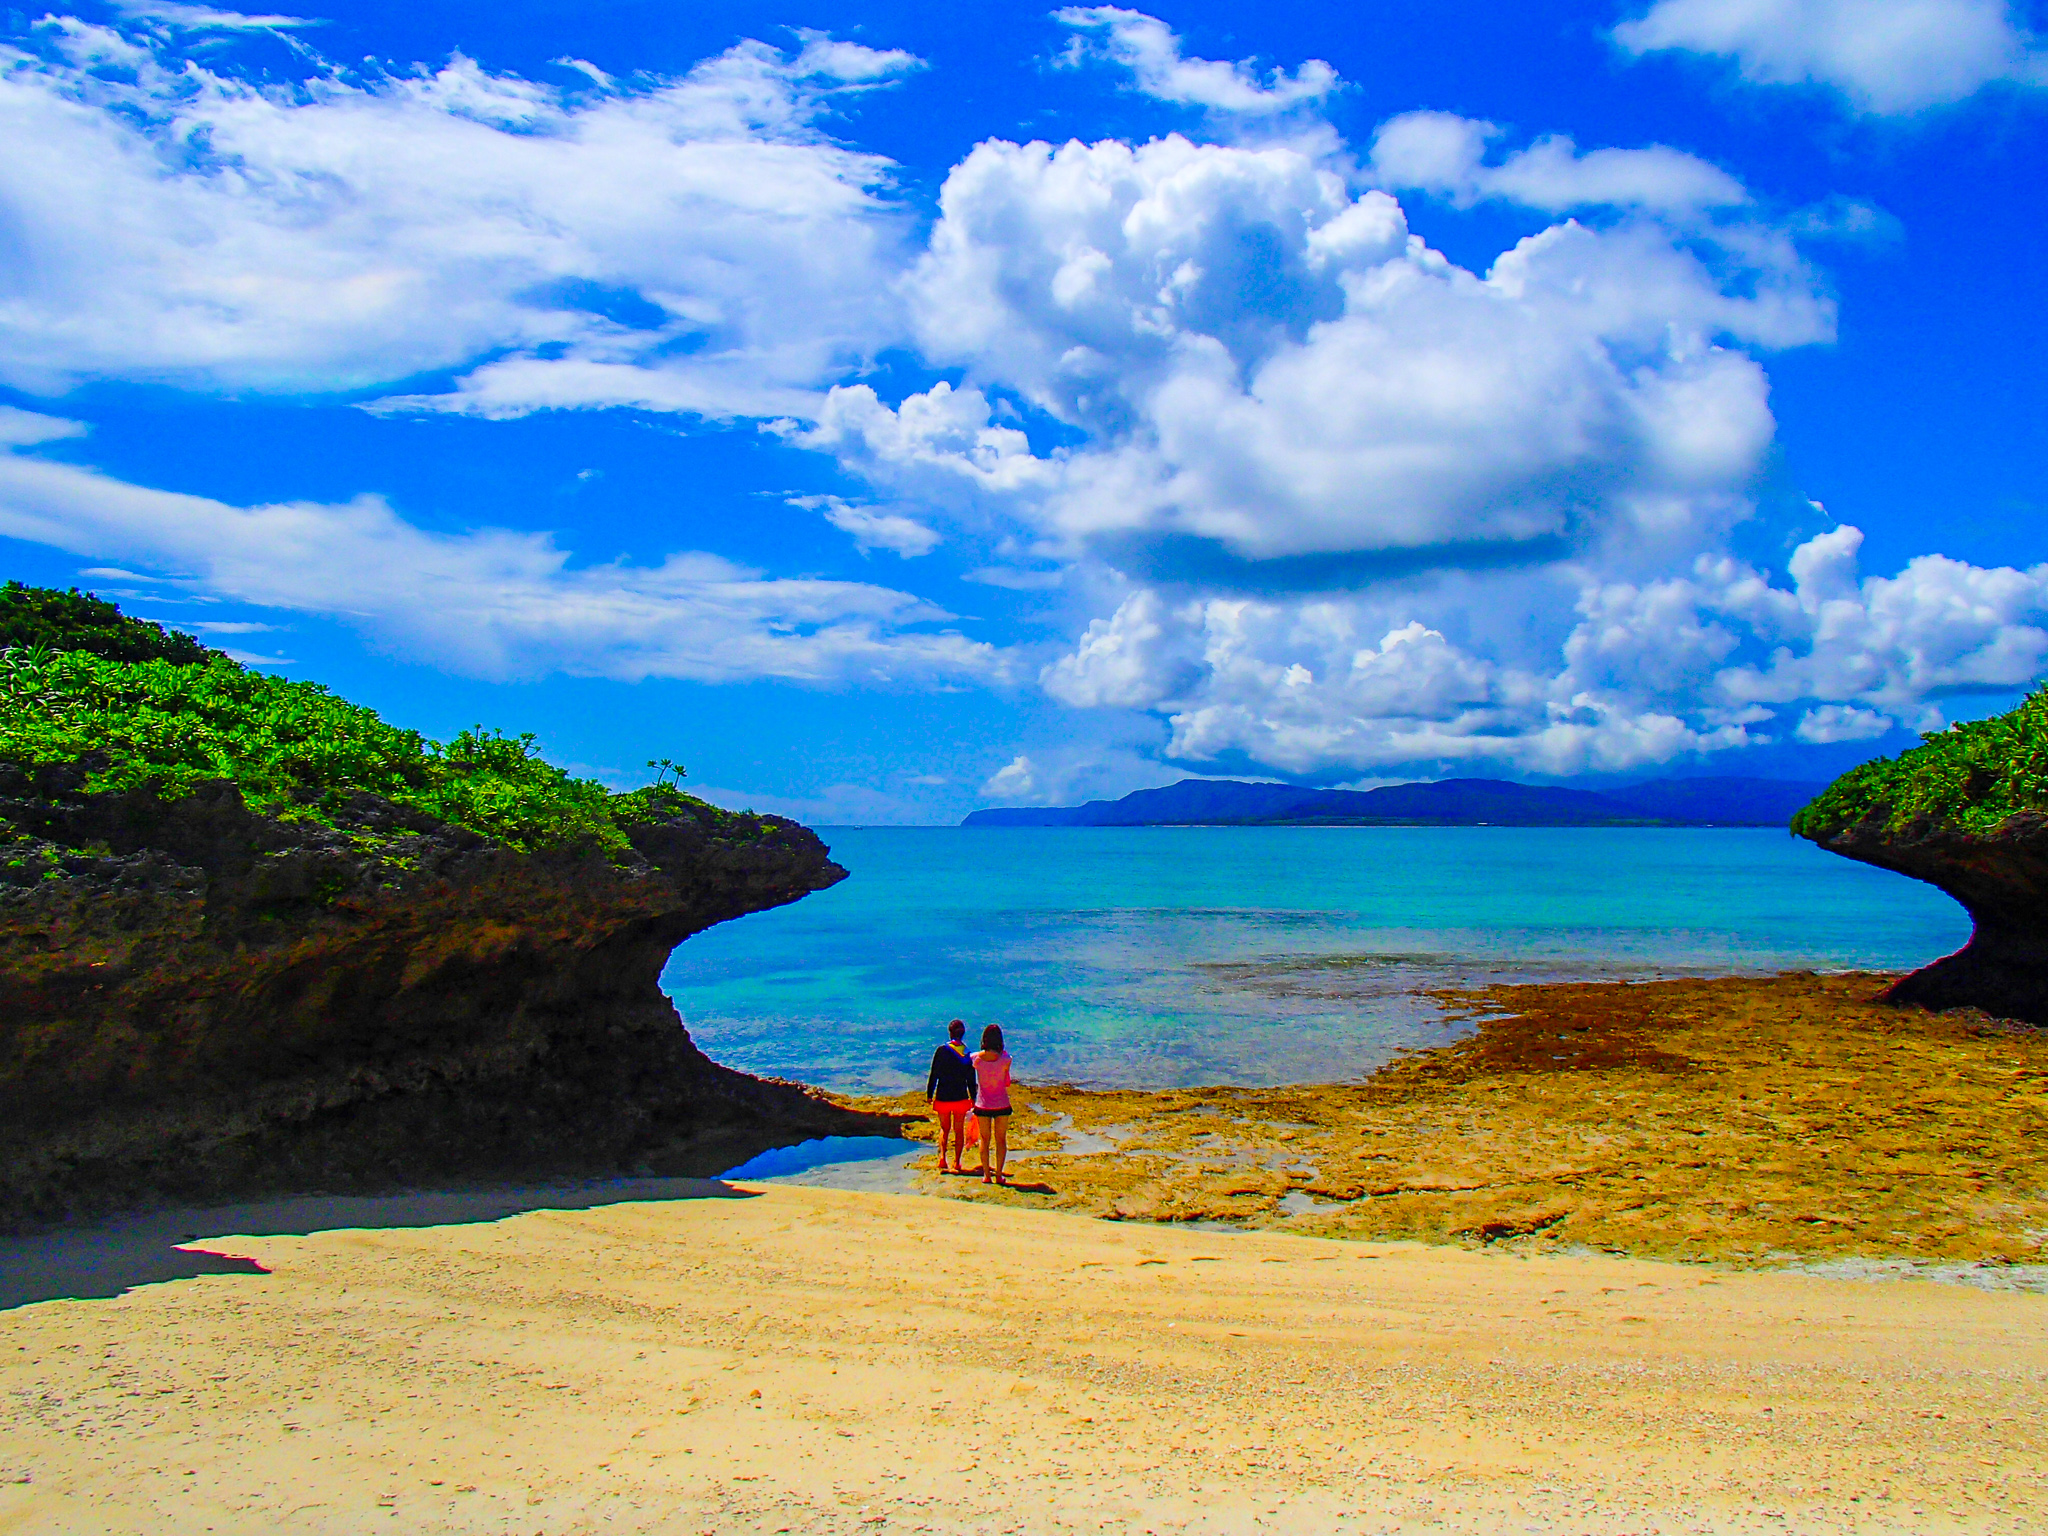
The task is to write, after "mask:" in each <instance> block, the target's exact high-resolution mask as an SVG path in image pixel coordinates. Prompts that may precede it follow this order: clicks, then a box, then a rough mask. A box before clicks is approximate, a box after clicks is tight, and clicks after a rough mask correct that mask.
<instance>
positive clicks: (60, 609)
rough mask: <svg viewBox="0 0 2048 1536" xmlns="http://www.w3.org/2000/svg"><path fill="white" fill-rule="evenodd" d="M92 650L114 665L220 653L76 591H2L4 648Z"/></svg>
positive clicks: (190, 660)
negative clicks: (131, 616)
mask: <svg viewBox="0 0 2048 1536" xmlns="http://www.w3.org/2000/svg"><path fill="white" fill-rule="evenodd" d="M39 648H40V649H45V650H52V651H90V652H92V654H93V655H95V656H104V657H106V658H107V659H108V660H110V661H169V662H175V663H176V664H178V665H180V666H191V665H196V664H198V663H201V662H204V661H205V660H206V659H207V658H208V657H210V656H216V655H218V654H219V652H217V651H211V650H208V649H207V648H206V647H205V646H203V645H201V644H200V643H199V642H198V641H197V640H194V639H193V638H192V637H191V636H190V635H181V634H179V633H178V632H177V631H175V630H170V629H165V628H164V627H163V625H161V624H152V623H150V622H149V621H148V620H146V619H131V618H130V617H128V615H127V614H125V613H123V612H122V611H121V610H120V609H119V608H116V607H115V606H114V605H113V604H112V603H109V602H106V601H105V600H103V599H101V598H98V597H95V596H94V595H93V594H92V593H90V592H81V591H79V590H78V588H76V587H73V588H72V589H71V590H70V591H69V592H59V591H57V590H56V589H54V588H52V587H25V586H23V585H22V584H21V583H20V582H18V581H10V582H8V583H7V585H6V586H4V587H0V650H10V649H26V650H36V649H39Z"/></svg>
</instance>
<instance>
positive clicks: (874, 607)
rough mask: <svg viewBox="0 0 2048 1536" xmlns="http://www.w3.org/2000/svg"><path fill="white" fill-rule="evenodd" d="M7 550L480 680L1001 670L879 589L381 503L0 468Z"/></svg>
mask: <svg viewBox="0 0 2048 1536" xmlns="http://www.w3.org/2000/svg"><path fill="white" fill-rule="evenodd" d="M17 414H20V415H27V414H29V413H26V412H23V413H17ZM60 435H62V434H60V433H59V432H57V431H54V430H52V431H49V432H46V433H44V434H43V436H44V438H45V439H46V440H47V439H50V438H55V437H57V436H60ZM22 436H23V434H22V433H21V432H19V431H17V434H16V440H17V441H20V440H21V438H22ZM0 536H5V537H8V538H15V539H23V540H27V541H29V542H31V543H37V544H45V545H49V546H51V547H54V548H57V549H63V550H69V551H71V552H73V553H75V554H80V555H87V556H93V557H98V558H116V559H124V560H129V561H135V562H141V563H145V564H151V565H156V566H158V567H160V568H164V569H168V570H175V571H178V572H180V573H181V579H180V581H179V582H178V584H177V585H178V586H179V587H182V588H186V589H190V590H194V591H198V592H202V593H205V594H209V595H213V596H217V597H225V598H233V599H236V600H239V601H242V602H247V603H252V604H255V605H258V606H260V607H266V608H277V609H285V610H290V611H295V612H300V613H312V614H323V615H327V616H330V617H334V618H338V619H341V620H344V621H346V622H349V623H352V624H355V625H358V626H360V627H362V628H363V629H365V630H367V631H368V632H369V633H370V634H371V635H372V636H373V637H374V638H375V639H377V640H378V641H380V642H381V643H383V644H384V645H386V646H387V647H388V648H390V649H392V650H395V651H397V652H400V653H402V654H404V655H406V656H407V657H409V658H412V659H415V660H420V661H426V662H430V663H434V664H437V665H440V666H444V667H448V668H450V669H452V670H454V671H457V672H460V673H463V674H466V675H469V676H475V677H488V678H511V677H531V676H536V675H539V674H542V673H545V672H554V671H562V672H570V673H578V674H583V675H591V676H602V677H616V678H626V679H638V678H644V677H680V678H691V679H694V680H697V681H702V682H728V681H738V680H744V679H750V678H763V677H767V678H781V679H786V680H789V681H794V682H803V683H821V684H823V683H837V682H845V681H860V682H873V683H892V682H914V681H921V680H922V681H930V680H932V679H946V680H962V679H966V680H978V681H983V682H989V681H995V680H998V679H999V678H1000V677H1001V676H1002V675H1003V674H1004V671H1005V668H1006V666H1007V661H1006V658H1005V657H1004V655H1003V654H1002V653H1000V652H998V651H997V650H996V649H995V648H994V647H992V646H990V645H987V644H985V643H982V642H979V641H975V640H971V639H969V638H967V637H966V636H963V635H961V634H960V633H959V632H958V631H957V630H953V629H951V628H945V627H941V626H944V625H945V624H946V623H947V620H948V618H949V615H947V614H946V613H945V612H944V611H943V610H941V609H939V608H937V607H935V606H934V605H932V604H930V603H928V602H925V601H924V600H922V599H920V598H917V597H914V596H912V595H910V594H909V593H905V592H898V591H893V590H891V589H889V588H887V587H880V586H871V585H868V584H865V583H860V582H847V581H821V580H778V579H774V578H771V577H767V576H764V575H762V574H761V573H760V572H758V571H754V570H749V569H747V568H745V567H742V566H739V565H735V564H733V563H732V562H731V561H728V560H725V559H721V558H720V557H718V556H716V555H710V554H700V553H679V554H673V555H670V556H669V557H668V558H667V559H665V560H664V561H662V562H661V563H660V564H659V565H650V566H641V565H632V564H628V563H626V562H624V561H614V562H610V563H608V564H602V565H583V564H578V563H577V562H575V561H574V560H573V559H572V557H571V554H570V552H569V551H568V550H565V549H563V548H562V547H561V546H560V545H558V544H557V543H556V542H555V540H554V539H553V538H552V537H550V536H549V535H547V534H544V533H527V532H520V531H517V530H513V529H509V528H479V529H474V530H471V531H469V532H466V533H458V534H447V533H435V532H430V531H428V530H425V529H422V528H419V527H417V526H415V525H414V524H412V523H409V522H407V521H406V520H405V519H404V518H402V517H401V516H400V515H399V514H398V513H397V512H396V511H394V510H393V509H392V508H391V507H390V506H389V505H388V504H386V503H385V502H384V501H383V500H382V499H380V498H378V497H375V496H359V497H357V498H356V499H354V500H353V501H348V502H343V503H339V504H335V503H316V502H290V503H282V504H278V505H272V506H254V507H241V506H232V505H229V504H227V503H225V502H221V501H216V500H213V499H211V498H208V497H204V496H190V495H182V494H179V493H175V492H171V491H163V490H156V489H152V488H149V487H146V486H139V485H133V484H130V483H127V482H125V481H121V480H118V479H115V478H113V477H111V476H109V475H105V474H103V473H100V472H98V471H96V470H93V469H90V468H84V467H80V466H77V465H74V464H65V463H56V462H52V461H49V460H46V459H39V458H36V457H33V456H31V455H28V454H24V453H21V452H19V451H16V452H11V453H4V454H0Z"/></svg>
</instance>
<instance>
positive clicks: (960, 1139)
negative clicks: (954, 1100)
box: [939, 1115, 967, 1173]
mask: <svg viewBox="0 0 2048 1536" xmlns="http://www.w3.org/2000/svg"><path fill="white" fill-rule="evenodd" d="M952 1120H953V1171H954V1172H955V1173H959V1172H961V1171H962V1169H961V1167H960V1160H961V1159H962V1158H963V1157H965V1156H966V1155H967V1116H966V1115H954V1116H953V1117H952ZM939 1161H940V1162H941V1164H943V1163H944V1162H945V1158H944V1157H943V1156H942V1157H941V1158H940V1159H939Z"/></svg>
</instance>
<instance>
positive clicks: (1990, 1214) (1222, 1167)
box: [863, 973, 2048, 1266]
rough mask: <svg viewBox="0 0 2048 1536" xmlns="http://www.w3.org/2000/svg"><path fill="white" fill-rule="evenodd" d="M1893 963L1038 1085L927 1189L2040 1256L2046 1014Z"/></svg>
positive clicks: (1535, 1247)
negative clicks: (1295, 1083)
mask: <svg viewBox="0 0 2048 1536" xmlns="http://www.w3.org/2000/svg"><path fill="white" fill-rule="evenodd" d="M1892 979H1893V978H1891V977H1887V976H1877V975H1869V974H1851V975H1834V976H1816V975H1810V974H1803V973H1802V974H1791V975H1783V976H1775V977H1763V978H1747V977H1737V978H1718V979H1712V980H1683V981H1658V982H1644V983H1634V984H1630V983H1611V982H1603V983H1586V984H1570V985H1537V986H1499V987H1488V988H1484V989H1480V990H1476V991H1469V992H1459V993H1446V994H1442V995H1441V997H1440V1001H1441V1002H1443V1003H1444V1005H1445V1006H1446V1007H1448V1008H1451V1009H1453V1010H1455V1011H1458V1012H1462V1013H1464V1014H1465V1015H1466V1016H1468V1017H1471V1018H1474V1019H1476V1020H1477V1026H1476V1029H1475V1032H1474V1033H1473V1034H1472V1035H1470V1036H1468V1037H1467V1038H1466V1039H1464V1040H1461V1041H1459V1042H1458V1043H1456V1044H1454V1045H1449V1046H1445V1047H1441V1048H1438V1049H1435V1050H1429V1051H1422V1052H1417V1053H1415V1054H1412V1055H1409V1056H1406V1057H1404V1058H1402V1059H1401V1060H1399V1061H1396V1062H1395V1063H1393V1064H1392V1065H1390V1066H1388V1067H1386V1068H1384V1069H1382V1070H1381V1071H1379V1072H1377V1073H1375V1074H1373V1075H1372V1076H1371V1077H1369V1078H1367V1079H1365V1080H1364V1081H1361V1082H1357V1083H1341V1084H1320V1085H1308V1086H1300V1087H1283V1088H1266V1089H1239V1088H1206V1089H1185V1090H1173V1091H1167V1092H1160V1093H1136V1092H1092V1091H1086V1090H1081V1089H1075V1088H1071V1087H1066V1086H1061V1085H1053V1086H1046V1087H1030V1088H1028V1089H1026V1090H1024V1091H1023V1092H1022V1093H1021V1094H1020V1095H1019V1098H1018V1102H1019V1103H1020V1105H1023V1104H1028V1105H1030V1106H1031V1108H1030V1109H1029V1110H1021V1109H1020V1113H1019V1116H1018V1122H1019V1123H1018V1124H1017V1126H1016V1130H1015V1132H1014V1133H1013V1136H1012V1146H1013V1147H1014V1148H1016V1149H1017V1150H1018V1151H1019V1152H1022V1153H1026V1154H1029V1155H1027V1156H1025V1157H1023V1158H1021V1159H1019V1160H1018V1161H1017V1162H1016V1163H1014V1164H1013V1166H1012V1169H1011V1172H1012V1176H1013V1179H1014V1181H1015V1184H1016V1186H1017V1187H1016V1188H1015V1189H1012V1190H1007V1191H1006V1190H994V1191H991V1190H987V1189H984V1188H983V1187H982V1186H981V1185H980V1184H979V1183H975V1182H972V1181H966V1180H957V1181H956V1180H951V1179H940V1178H938V1177H937V1176H936V1174H935V1172H932V1173H931V1174H930V1176H929V1177H927V1179H926V1180H925V1187H926V1188H927V1189H929V1190H931V1191H933V1192H936V1193H941V1194H951V1195H954V1196H956V1197H960V1198H968V1199H977V1200H980V1199H992V1200H996V1201H999V1202H1002V1203H1006V1204H1019V1205H1033V1206H1038V1207H1041V1208H1055V1209H1066V1210H1073V1211H1078V1212H1085V1213H1088V1214H1093V1215H1097V1216H1103V1217H1109V1218H1113V1219H1121V1220H1131V1221H1153V1222H1222V1223H1228V1224H1231V1225H1234V1226H1242V1227H1257V1228H1269V1229H1275V1230H1285V1231H1290V1232H1298V1233H1302V1234H1305V1235H1313V1236H1322V1237H1336V1238H1351V1239H1359V1240H1370V1241H1378V1242H1385V1241H1391V1240H1403V1239H1415V1240H1421V1241H1425V1242H1436V1243H1445V1242H1449V1243H1459V1244H1466V1245H1471V1246H1503V1247H1506V1248H1508V1249H1510V1250H1532V1251H1542V1250H1550V1249H1559V1248H1572V1247H1588V1248H1598V1249H1605V1250H1609V1251H1612V1252H1616V1253H1626V1254H1631V1255H1635V1256H1639V1257H1656V1258H1667V1259H1685V1260H1700V1261H1716V1262H1723V1263H1731V1262H1732V1263H1765V1264H1780V1263H1785V1262H1788V1261H1815V1260H1830V1259H1843V1260H1862V1259H1908V1260H1913V1261H1918V1262H1922V1263H1937V1264H1942V1263H1960V1264H1977V1265H1983V1264H1991V1265H1999V1264H2022V1265H2030V1266H2031V1265H2040V1264H2048V1031H2038V1030H2031V1029H2025V1028H2018V1027H2014V1026H2010V1025H2006V1024H2002V1023H2000V1022H1998V1021H1994V1020H1991V1019H1987V1018H1985V1017H1984V1016H1982V1015H1979V1014H1968V1013H1947V1014H1929V1013H1924V1012H1920V1011H1916V1010H1912V1009H1903V1008H1897V1007H1888V1006H1884V1005H1881V1004H1877V1003H1874V1002H1873V1001H1871V999H1872V998H1874V997H1875V995H1876V994H1877V993H1878V992H1879V991H1881V990H1882V989H1883V987H1884V986H1885V985H1886V984H1887V983H1888V982H1889V981H1890V980H1892ZM885 1106H886V1107H887V1108H890V1109H897V1110H901V1109H907V1108H913V1107H915V1106H914V1105H913V1104H912V1102H911V1100H909V1099H907V1098H906V1099H890V1100H886V1101H884V1100H868V1101H863V1107H873V1108H883V1107H885ZM911 1134H912V1135H914V1136H921V1137H924V1138H926V1139H929V1137H930V1135H931V1129H930V1126H929V1124H928V1123H925V1124H922V1125H919V1126H914V1127H913V1128H912V1130H911ZM1082 1138H1087V1139H1085V1140H1084V1139H1082ZM1084 1148H1085V1149H1093V1150H1083V1149H1084ZM928 1171H929V1170H928Z"/></svg>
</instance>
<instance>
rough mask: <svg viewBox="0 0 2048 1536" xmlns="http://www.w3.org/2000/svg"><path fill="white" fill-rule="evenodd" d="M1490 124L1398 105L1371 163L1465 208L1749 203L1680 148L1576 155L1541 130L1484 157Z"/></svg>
mask: <svg viewBox="0 0 2048 1536" xmlns="http://www.w3.org/2000/svg"><path fill="white" fill-rule="evenodd" d="M1499 135H1500V129H1499V128H1497V127H1496V126H1495V125H1494V124H1492V123H1488V122H1481V121H1479V120H1477V119H1474V118H1469V117H1459V116H1457V115H1456V114H1454V113H1450V112H1406V113H1403V114H1402V115H1401V116H1399V117H1395V118H1390V119H1388V120H1387V121H1386V122H1385V123H1382V124H1381V125H1380V128H1379V131H1378V133H1377V134H1375V135H1374V137H1373V146H1372V169H1373V174H1374V176H1375V177H1377V178H1378V180H1379V183H1380V185H1381V186H1384V187H1386V188H1388V189H1389V190H1393V191H1402V190H1409V189H1413V190H1415V191H1420V192H1429V193H1433V194H1435V195H1437V196H1440V197H1446V198H1449V199H1451V200H1452V201H1454V202H1456V203H1458V204H1460V205H1466V206H1469V205H1470V204H1472V203H1476V202H1478V201H1479V200H1481V199H1482V198H1501V199H1504V200H1506V201H1508V202H1515V203H1520V204H1522V205H1523V206H1524V207H1527V208H1539V209H1542V210H1543V211H1545V212H1547V213H1564V212H1566V211H1568V210H1570V209H1574V208H1597V207H1613V208H1649V209H1656V210H1660V211H1664V212H1672V213H1677V212H1685V211H1689V210H1692V209H1700V208H1732V207H1739V206H1741V205H1743V204H1745V203H1747V202H1748V201H1749V200H1750V198H1749V193H1748V192H1747V191H1746V190H1745V189H1744V187H1743V185H1742V183H1741V182H1739V181H1737V180H1736V179H1735V178H1734V177H1733V176H1730V175H1729V174H1728V173H1727V172H1726V171H1724V170H1722V169H1720V168H1719V167H1718V166H1714V165H1710V164H1708V163H1707V162H1706V161H1704V160H1702V159H1700V158H1699V157H1698V156H1696V155H1688V154H1686V153H1685V152H1684V151H1683V150H1677V149H1670V148H1667V147H1666V146H1665V145H1662V144H1653V145H1651V146H1650V147H1648V148H1647V149H1595V150H1588V151H1586V152H1585V153H1583V154H1582V153H1580V151H1579V148H1578V146H1577V145H1576V144H1574V143H1573V142H1572V141H1571V140H1570V139H1568V138H1566V137H1564V136H1563V135H1562V134H1548V135H1545V136H1544V137H1543V138H1540V139H1538V140H1537V141H1536V142H1535V143H1534V144H1531V145H1530V146H1529V147H1528V148H1527V149H1520V150H1516V151H1515V152H1514V153H1513V154H1510V155H1508V156H1506V157H1505V158H1504V159H1503V160H1502V161H1501V162H1500V164H1498V165H1488V164H1486V163H1485V161H1486V152H1487V146H1488V145H1489V143H1490V142H1491V141H1492V140H1493V139H1495V138H1497V137H1499Z"/></svg>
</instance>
